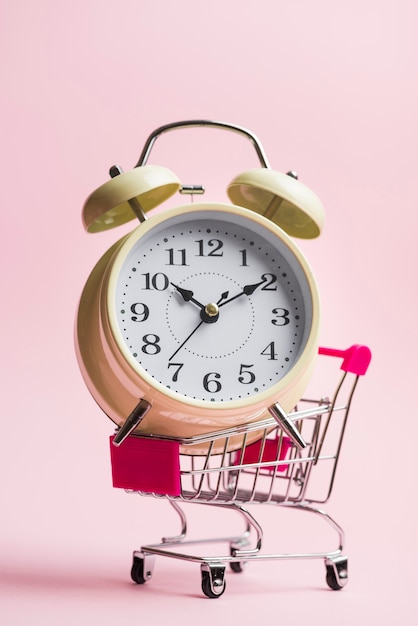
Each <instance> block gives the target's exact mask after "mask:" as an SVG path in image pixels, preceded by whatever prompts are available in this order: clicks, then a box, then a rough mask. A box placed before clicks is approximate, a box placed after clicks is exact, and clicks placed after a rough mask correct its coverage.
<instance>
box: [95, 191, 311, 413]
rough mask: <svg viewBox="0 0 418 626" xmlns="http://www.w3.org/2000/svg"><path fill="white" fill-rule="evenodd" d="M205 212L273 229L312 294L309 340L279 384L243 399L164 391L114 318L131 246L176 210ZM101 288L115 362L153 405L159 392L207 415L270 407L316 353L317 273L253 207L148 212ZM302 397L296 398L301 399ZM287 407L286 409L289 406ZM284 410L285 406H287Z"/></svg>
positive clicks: (202, 206)
mask: <svg viewBox="0 0 418 626" xmlns="http://www.w3.org/2000/svg"><path fill="white" fill-rule="evenodd" d="M204 211H213V212H215V213H216V212H224V213H225V212H226V213H231V214H236V215H239V216H243V217H245V218H247V219H249V220H250V221H253V222H256V223H258V224H260V225H261V226H263V227H264V228H266V229H267V230H269V231H270V232H272V233H273V234H274V235H276V236H277V237H278V238H279V239H281V240H282V242H284V244H285V245H286V246H287V247H288V249H290V251H291V253H292V254H293V256H294V257H295V258H296V260H297V262H298V264H299V266H300V267H301V269H302V271H303V274H304V275H305V279H306V282H307V286H308V288H309V293H310V298H311V307H312V319H311V327H310V330H309V331H308V334H307V339H306V341H305V345H304V346H303V347H302V349H301V351H300V354H299V356H298V358H297V360H296V362H295V363H294V364H293V366H292V368H291V369H290V370H289V371H288V372H287V373H286V374H285V375H284V376H283V378H281V379H280V380H279V381H278V382H277V383H275V384H274V385H272V386H271V387H269V388H268V389H266V390H264V391H262V392H259V393H257V394H254V395H252V396H248V397H246V398H241V399H239V400H228V401H216V400H215V401H208V400H199V399H194V398H190V397H188V396H186V395H183V394H179V393H178V392H176V391H173V390H171V389H168V388H167V387H165V386H164V385H163V384H162V383H160V382H159V381H157V380H156V379H155V378H153V377H152V376H151V375H150V374H148V373H147V372H146V371H145V370H144V368H143V367H142V366H141V365H140V364H139V363H137V361H135V359H134V357H133V356H132V354H131V353H130V351H129V349H128V347H127V346H126V344H125V341H124V339H123V337H122V334H121V332H120V328H119V324H118V321H117V317H116V307H115V292H116V286H117V281H118V277H119V275H120V271H121V268H122V266H123V263H124V262H125V259H126V257H127V255H128V254H129V252H130V251H131V249H132V248H133V247H134V246H135V244H136V243H137V241H138V240H140V239H141V238H142V237H143V236H144V235H146V233H147V232H149V231H150V230H152V229H154V228H155V227H156V226H158V225H159V224H161V223H163V222H165V221H167V220H168V219H170V218H172V217H177V216H179V215H180V214H181V215H184V214H188V213H198V212H204ZM105 274H106V275H105V278H104V283H103V288H102V312H103V313H104V318H105V319H104V322H105V324H104V327H105V328H107V329H108V330H109V331H110V333H111V337H106V338H107V340H109V339H110V340H111V343H112V344H113V345H112V348H113V349H112V352H113V353H114V356H115V358H116V359H117V360H118V361H119V358H118V353H119V355H120V356H121V357H122V359H123V363H122V367H123V369H124V370H126V369H128V370H130V374H131V376H129V377H130V378H132V374H133V378H134V379H135V377H138V378H139V379H140V380H141V381H142V382H143V387H146V389H147V390H148V393H151V395H152V397H153V399H152V400H151V403H152V402H153V401H155V394H157V395H158V396H162V397H163V398H164V399H165V400H166V401H168V403H169V404H170V403H171V404H173V405H176V406H178V405H180V406H181V407H183V408H184V407H188V409H189V410H190V409H191V410H198V411H200V412H203V413H207V412H208V413H209V414H211V415H215V414H230V413H233V414H235V415H238V414H239V415H245V414H246V412H247V411H248V410H251V412H253V411H254V410H256V411H257V410H261V409H266V408H267V407H268V406H270V405H271V404H273V403H274V402H275V401H279V400H277V399H280V396H281V395H283V393H284V392H285V391H286V390H287V389H288V388H289V387H292V386H293V385H294V384H295V385H297V381H298V379H299V378H300V377H301V376H302V377H303V374H304V371H305V370H306V368H307V367H308V366H309V364H310V362H311V361H313V359H314V356H315V354H316V352H317V348H318V333H319V317H320V304H319V295H318V288H317V284H316V280H315V277H314V275H313V272H312V269H311V267H310V265H309V262H308V261H307V259H306V257H305V256H304V255H303V253H302V251H301V250H300V248H299V247H298V246H297V244H296V243H295V242H294V241H293V240H292V239H291V237H290V236H289V235H287V233H286V232H285V231H284V230H283V229H282V228H280V227H279V226H277V225H276V224H274V223H273V222H271V221H270V220H268V219H267V218H265V217H263V216H262V215H259V214H257V213H255V212H254V211H252V210H251V209H247V208H244V207H241V206H237V205H232V204H228V203H221V202H200V203H194V204H187V205H180V206H176V207H173V208H171V209H168V210H166V211H164V212H158V213H155V214H154V215H152V216H150V217H149V219H147V220H146V221H145V222H143V223H142V224H140V225H139V226H138V227H137V228H136V229H135V230H134V231H132V232H131V233H130V234H128V235H127V236H126V237H125V238H123V240H122V243H121V245H120V247H119V248H118V250H117V252H116V254H115V255H114V257H113V259H112V261H111V262H110V263H109V266H108V268H107V271H106V273H105ZM143 397H144V399H147V394H146V393H145V395H144V396H143ZM299 399H300V398H297V400H299ZM289 408H290V407H289ZM289 408H286V409H285V410H289Z"/></svg>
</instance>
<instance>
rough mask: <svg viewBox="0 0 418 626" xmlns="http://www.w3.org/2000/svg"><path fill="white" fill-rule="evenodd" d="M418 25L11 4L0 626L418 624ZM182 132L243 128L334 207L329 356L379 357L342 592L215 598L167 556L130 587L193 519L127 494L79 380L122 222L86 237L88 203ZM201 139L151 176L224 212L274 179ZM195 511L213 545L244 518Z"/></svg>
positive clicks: (241, 10)
mask: <svg viewBox="0 0 418 626" xmlns="http://www.w3.org/2000/svg"><path fill="white" fill-rule="evenodd" d="M417 18H418V12H417V9H416V2H414V1H413V0H398V1H397V2H394V1H389V0H350V2H347V1H340V2H333V1H332V0H294V1H293V2H284V1H282V0H260V1H259V2H256V3H253V2H245V0H244V1H243V0H227V1H225V0H212V2H211V3H203V2H199V1H196V0H177V1H176V2H169V1H165V2H164V1H163V0H154V1H153V2H144V1H140V0H124V1H123V2H119V3H116V2H110V1H109V0H100V1H99V0H83V1H81V0H73V1H72V2H70V3H62V2H54V1H52V0H38V2H31V1H30V0H15V1H14V2H10V3H2V7H1V9H0V28H1V31H2V32H1V36H0V47H1V87H2V89H1V92H2V95H1V109H2V110H1V123H2V133H1V137H2V139H1V159H2V163H1V176H2V186H1V198H2V203H1V204H2V213H3V226H4V227H3V231H2V233H3V234H2V245H1V255H2V261H1V263H2V272H1V278H0V280H1V291H2V307H1V317H2V339H1V346H2V349H1V360H2V362H1V382H2V406H3V411H2V418H1V419H2V433H3V437H2V442H3V443H2V453H1V456H0V467H1V474H0V475H1V480H0V502H1V507H2V514H1V526H0V596H1V599H0V618H1V619H0V622H1V623H2V624H7V625H9V624H10V625H13V626H16V625H20V624H26V623H28V622H29V621H30V623H33V624H43V625H45V624H57V623H59V624H87V623H91V622H92V620H97V622H99V621H100V623H101V624H102V625H103V626H105V625H107V624H114V623H115V621H116V620H117V621H118V623H122V622H127V620H128V619H129V620H137V619H139V618H144V617H147V618H154V617H155V618H156V619H157V621H158V623H160V622H159V620H160V619H163V618H164V617H166V618H167V619H169V620H170V621H174V622H179V621H180V620H183V619H184V620H185V621H186V622H187V623H193V622H194V621H197V620H199V623H200V624H202V625H203V624H211V623H213V622H214V620H215V621H216V623H219V621H220V620H221V619H225V620H230V621H231V620H234V622H235V621H236V622H237V623H238V620H239V622H240V623H243V624H250V623H254V620H258V621H260V619H264V620H265V621H268V620H271V619H273V620H274V621H275V622H276V621H277V620H279V619H280V621H281V622H282V623H285V622H286V623H291V624H302V623H303V624H305V623H314V624H316V623H318V624H331V623H334V622H335V620H336V619H338V622H339V623H340V624H342V625H344V624H347V625H348V624H350V625H352V624H353V623H359V624H368V623H376V624H380V625H382V626H383V625H386V624H387V625H389V624H390V625H392V624H393V623H395V622H399V623H402V624H413V623H415V619H416V617H415V614H414V609H415V611H416V609H417V608H418V606H417V599H416V598H417V595H416V579H415V569H416V559H417V548H416V526H417V519H416V512H415V507H414V496H415V494H416V483H415V469H416V460H415V458H414V453H415V451H416V444H415V440H416V437H417V435H418V428H417V418H416V415H415V408H414V402H415V394H414V392H413V390H414V388H415V386H416V373H417V370H416V365H415V350H416V349H417V331H416V320H415V318H416V310H415V309H416V304H417V298H416V289H417V288H416V283H417V281H416V268H417V257H416V241H415V228H416V226H417V210H416V206H415V204H416V199H415V196H416V193H415V184H416V169H417V142H418V134H417V110H418V85H417V43H416V22H417ZM188 118H208V119H218V120H223V121H227V122H233V123H236V124H239V125H242V126H244V127H247V128H249V129H250V130H252V131H253V132H254V133H255V134H256V135H257V136H258V137H259V138H260V140H261V141H262V143H263V145H264V147H265V149H266V152H267V154H268V156H269V159H270V162H271V164H272V166H273V168H274V169H277V170H280V171H287V170H288V169H296V170H297V171H298V172H299V174H300V178H301V180H303V181H304V182H305V183H306V184H307V185H309V186H310V187H311V188H312V189H313V190H314V191H315V192H316V193H317V194H318V195H319V196H320V197H321V199H322V201H323V203H324V205H325V208H326V212H327V222H326V227H325V230H324V233H323V235H322V236H321V238H320V239H318V240H315V241H312V242H305V243H303V244H302V248H303V250H304V252H305V253H306V255H307V256H308V258H309V260H310V262H311V264H312V266H313V268H314V270H315V273H316V275H317V278H318V282H319V286H320V290H321V294H322V304H323V317H322V320H323V321H322V332H321V343H323V344H325V345H333V346H337V347H347V346H348V345H350V344H351V343H366V344H368V345H369V346H370V347H371V348H372V350H373V362H372V366H371V368H370V371H369V374H368V376H367V377H366V379H365V380H364V381H362V384H361V386H360V388H359V391H358V393H357V396H356V399H355V406H354V410H353V416H352V420H351V423H350V427H349V430H348V434H347V439H346V442H345V443H346V445H345V448H344V454H343V458H342V462H341V466H340V473H339V475H338V477H337V484H336V489H335V492H334V495H333V497H332V499H331V501H330V503H329V505H327V508H328V510H329V511H330V512H331V513H332V514H333V515H335V517H336V519H337V520H338V521H340V522H341V524H342V525H343V527H344V528H345V530H346V532H347V553H348V555H349V558H350V582H349V585H348V586H347V588H346V589H344V590H343V591H342V592H340V593H333V592H328V591H327V590H326V587H325V584H324V576H323V565H322V563H318V562H316V561H309V562H303V563H293V562H284V563H277V562H274V563H264V564H263V563H261V564H254V565H251V567H249V568H248V569H247V570H246V572H245V573H244V574H242V575H240V576H231V575H230V576H229V577H228V589H227V591H226V594H225V596H224V597H223V598H221V599H220V600H219V601H216V602H215V601H213V602H211V603H209V604H204V603H203V602H204V599H203V596H202V595H201V592H200V576H199V572H198V567H197V566H192V565H189V564H184V563H177V562H175V561H171V560H162V561H158V563H157V569H156V572H155V576H154V579H153V580H152V581H150V583H149V584H148V585H145V587H140V588H139V587H136V586H135V585H133V584H131V583H130V582H129V567H130V554H131V551H132V549H134V548H138V547H139V546H140V545H141V544H142V543H144V542H149V541H156V540H157V541H158V540H159V538H160V537H161V536H162V535H164V534H167V533H174V532H176V530H177V522H176V520H175V518H173V519H171V515H172V514H171V513H170V512H169V511H167V509H166V508H165V506H164V503H162V502H158V501H155V500H151V499H145V498H142V499H140V498H135V497H131V496H128V495H126V494H125V493H123V492H121V491H117V490H114V489H112V487H111V484H110V470H109V457H108V450H107V437H108V435H109V434H110V433H111V432H112V430H113V429H112V425H111V423H110V422H108V420H107V419H106V418H105V417H104V415H103V414H102V413H101V412H100V410H99V409H98V408H97V407H96V405H95V403H94V402H93V400H92V399H91V398H90V396H89V394H88V392H87V391H86V388H85V386H84V383H83V382H82V380H81V377H80V374H79V370H78V367H77V364H76V361H75V357H74V349H73V323H74V315H75V310H76V307H77V302H78V298H79V295H80V292H81V289H82V287H83V285H84V281H85V279H86V277H87V275H88V273H89V271H90V269H91V268H92V266H93V264H94V263H95V262H96V260H97V259H98V258H99V256H100V255H101V254H102V253H103V252H104V251H105V250H106V249H107V248H108V247H109V246H110V245H111V243H113V242H114V241H115V240H116V238H117V237H119V236H121V235H122V234H123V232H127V230H128V228H125V227H122V229H120V230H119V232H112V231H110V233H105V234H101V235H87V234H85V233H84V232H83V230H82V226H81V217H80V216H81V207H82V204H83V202H84V199H85V198H86V196H87V195H88V194H89V193H90V192H91V191H92V190H93V189H94V188H95V187H97V186H98V185H100V184H101V183H103V182H104V181H105V180H106V179H107V171H108V167H109V166H110V165H112V164H114V163H120V164H121V165H122V166H123V167H124V168H125V169H129V168H131V167H132V166H133V165H134V164H135V163H136V161H137V158H138V156H139V153H140V151H141V149H142V145H143V142H144V141H145V139H146V137H147V136H148V134H149V133H150V132H151V131H152V130H153V129H154V128H156V127H157V126H160V125H161V124H165V123H168V122H172V121H177V120H180V119H188ZM183 132H186V131H183ZM202 133H203V135H202ZM189 136H190V140H189V141H190V143H187V142H186V140H185V138H183V140H182V141H180V142H179V138H178V137H175V136H174V134H173V135H172V136H170V137H169V136H167V138H166V139H164V140H163V139H161V140H160V143H159V144H158V147H156V149H155V159H154V160H155V162H157V163H160V164H162V165H166V166H167V167H170V168H171V169H173V170H174V171H176V172H177V173H178V175H179V176H180V177H181V178H182V179H183V180H184V182H193V183H199V182H201V180H200V178H199V176H200V174H199V172H201V171H203V172H207V173H208V178H209V180H210V181H211V184H210V185H207V187H208V192H207V199H214V200H220V201H223V200H225V199H226V195H225V192H224V189H225V187H226V185H227V183H228V182H229V180H231V179H232V178H233V176H235V175H236V174H237V173H239V172H241V171H242V170H244V169H248V168H250V167H253V166H255V164H256V162H255V160H254V156H253V152H252V148H251V146H250V144H248V149H247V146H246V145H245V144H244V147H243V143H242V140H241V139H238V138H236V137H235V136H232V137H229V136H228V135H225V137H224V138H223V137H222V136H221V135H219V134H218V132H217V131H207V130H202V131H200V135H199V136H197V134H196V133H195V132H194V131H190V135H189ZM202 146H204V147H202ZM246 150H248V151H246ZM205 175H206V174H205ZM203 182H206V180H205V181H203ZM324 382H325V381H324ZM324 391H325V392H328V390H327V389H325V390H324ZM191 515H192V517H193V516H194V517H195V518H196V522H197V524H198V525H200V526H201V527H202V531H203V532H204V531H205V530H206V529H207V528H209V526H210V524H213V523H215V524H219V523H220V520H221V526H222V524H225V525H226V526H227V525H228V524H229V520H225V521H223V517H222V515H221V517H218V518H217V519H216V520H215V521H213V520H212V517H210V516H209V514H208V513H206V512H205V511H201V510H198V511H195V510H194V509H193V510H192V511H191ZM263 515H264V518H265V520H264V523H265V525H266V527H267V528H268V529H269V530H270V532H272V533H273V534H276V533H280V529H281V518H280V515H277V512H276V511H273V510H271V509H269V510H268V511H263ZM211 520H212V521H211ZM291 523H293V522H291ZM294 523H295V524H297V525H298V526H297V528H298V529H299V530H298V532H299V534H300V535H301V534H303V532H304V530H303V521H301V520H299V519H298V520H297V521H296V522H294ZM222 528H223V526H222ZM258 621H257V623H258ZM226 623H227V622H226Z"/></svg>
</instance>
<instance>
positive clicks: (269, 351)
mask: <svg viewBox="0 0 418 626" xmlns="http://www.w3.org/2000/svg"><path fill="white" fill-rule="evenodd" d="M260 354H262V355H263V356H267V357H268V359H269V361H277V352H276V347H275V344H274V341H270V343H269V344H268V345H267V346H266V347H265V348H264V350H263V351H262V352H260Z"/></svg>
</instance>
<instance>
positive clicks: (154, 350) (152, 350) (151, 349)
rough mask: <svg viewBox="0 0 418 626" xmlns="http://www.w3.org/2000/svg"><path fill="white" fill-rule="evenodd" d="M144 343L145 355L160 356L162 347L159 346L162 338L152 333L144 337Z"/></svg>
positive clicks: (143, 350)
mask: <svg viewBox="0 0 418 626" xmlns="http://www.w3.org/2000/svg"><path fill="white" fill-rule="evenodd" d="M142 341H143V342H144V345H143V346H142V348H141V350H142V352H145V354H150V355H151V354H158V353H159V352H161V346H159V345H158V344H159V342H160V338H159V336H158V335H154V334H152V333H150V334H149V335H144V336H143V337H142Z"/></svg>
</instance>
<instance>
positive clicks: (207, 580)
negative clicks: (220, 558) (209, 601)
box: [201, 564, 226, 598]
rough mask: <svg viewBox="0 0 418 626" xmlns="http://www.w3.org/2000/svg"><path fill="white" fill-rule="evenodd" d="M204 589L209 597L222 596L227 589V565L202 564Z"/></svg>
mask: <svg viewBox="0 0 418 626" xmlns="http://www.w3.org/2000/svg"><path fill="white" fill-rule="evenodd" d="M201 570H202V591H203V593H204V594H205V596H207V597H208V598H220V597H221V595H222V594H223V593H224V591H225V589H226V582H225V578H224V577H225V567H224V566H223V565H215V566H214V565H207V564H203V565H202V566H201Z"/></svg>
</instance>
